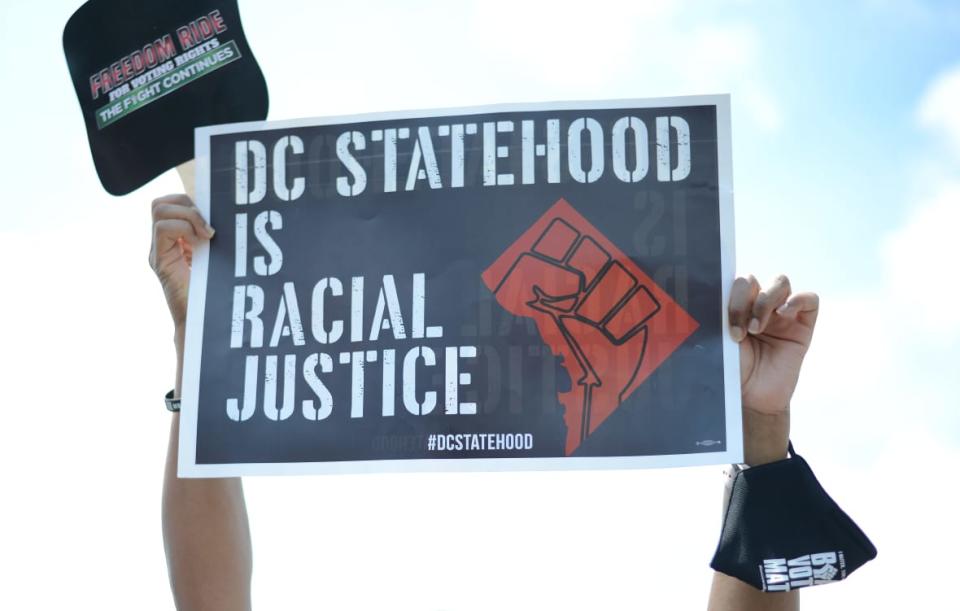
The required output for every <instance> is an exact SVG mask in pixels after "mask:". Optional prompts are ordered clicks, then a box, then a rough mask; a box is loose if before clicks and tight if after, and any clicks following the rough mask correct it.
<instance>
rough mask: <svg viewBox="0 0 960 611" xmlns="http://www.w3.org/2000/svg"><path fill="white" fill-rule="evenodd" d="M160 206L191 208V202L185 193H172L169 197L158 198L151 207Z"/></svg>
mask: <svg viewBox="0 0 960 611" xmlns="http://www.w3.org/2000/svg"><path fill="white" fill-rule="evenodd" d="M161 204H174V205H175V206H193V205H194V203H193V200H192V199H190V196H189V195H187V194H186V193H172V194H170V195H164V196H163V197H158V198H157V199H155V200H153V207H156V206H159V205H161Z"/></svg>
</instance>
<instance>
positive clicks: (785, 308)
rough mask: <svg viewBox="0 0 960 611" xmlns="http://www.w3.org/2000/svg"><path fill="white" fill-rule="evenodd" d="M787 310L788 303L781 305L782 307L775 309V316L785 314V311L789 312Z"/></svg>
mask: <svg viewBox="0 0 960 611" xmlns="http://www.w3.org/2000/svg"><path fill="white" fill-rule="evenodd" d="M789 309H790V304H789V303H785V304H783V305H782V306H780V307H779V308H777V314H786V312H787V310H789Z"/></svg>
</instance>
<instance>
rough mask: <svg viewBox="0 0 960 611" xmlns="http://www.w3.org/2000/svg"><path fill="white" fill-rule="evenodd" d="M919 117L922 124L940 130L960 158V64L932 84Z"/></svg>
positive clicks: (919, 109)
mask: <svg viewBox="0 0 960 611" xmlns="http://www.w3.org/2000/svg"><path fill="white" fill-rule="evenodd" d="M917 118H918V120H919V122H920V124H921V125H923V126H924V127H926V128H929V129H931V130H934V131H936V132H938V134H937V135H938V136H940V137H941V138H942V139H943V140H944V142H945V143H946V144H947V146H949V147H950V149H951V150H952V151H953V153H954V154H956V155H957V159H958V160H960V66H955V67H953V68H952V69H950V70H948V71H946V72H944V73H943V74H941V75H940V76H939V77H938V78H936V79H935V80H934V81H933V82H932V83H931V84H930V86H929V87H928V88H927V91H926V93H925V94H924V95H923V98H922V100H921V102H920V105H919V108H918V110H917Z"/></svg>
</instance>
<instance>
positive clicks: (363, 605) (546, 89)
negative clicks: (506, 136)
mask: <svg viewBox="0 0 960 611" xmlns="http://www.w3.org/2000/svg"><path fill="white" fill-rule="evenodd" d="M77 6H78V3H77V2H70V1H53V0H49V1H47V0H45V1H44V2H42V3H40V2H4V3H2V4H0V82H2V83H3V84H4V90H5V95H4V96H3V97H2V98H0V108H2V111H3V115H4V116H6V117H8V120H7V122H6V124H5V126H4V128H3V130H2V132H0V133H2V134H3V143H2V145H0V168H2V169H0V172H2V175H3V177H4V179H5V180H4V184H5V187H6V191H5V199H4V202H3V204H0V205H2V206H3V216H2V219H3V220H2V222H0V259H2V260H3V261H4V262H5V266H4V269H5V283H6V286H7V290H6V291H5V292H4V297H5V298H4V299H3V300H0V321H3V322H4V323H5V327H6V328H5V335H6V337H5V340H4V342H5V348H4V350H3V351H2V352H0V366H2V369H3V371H5V372H7V374H8V375H5V376H4V379H5V382H6V385H5V395H6V399H7V401H8V403H9V404H10V405H15V406H19V407H18V408H16V409H8V410H6V411H5V413H6V416H5V418H6V421H5V422H4V423H3V424H2V425H0V456H2V460H3V461H4V464H7V465H15V466H14V467H12V468H10V469H7V470H5V473H6V474H7V476H6V478H7V483H6V486H5V493H4V497H5V498H7V499H17V500H16V501H15V502H13V503H11V502H6V503H4V504H3V505H0V540H2V541H4V542H5V543H4V547H5V548H8V549H13V550H15V553H4V554H2V555H0V572H2V573H3V574H4V575H8V576H11V575H12V576H14V577H12V578H10V580H9V581H7V582H6V584H5V587H4V588H3V591H2V592H0V607H4V608H6V607H10V608H19V609H31V608H36V609H41V608H66V607H70V606H75V605H76V604H78V603H77V601H78V599H80V600H87V599H90V600H98V601H99V603H100V604H99V606H100V607H101V608H105V609H114V608H116V609H122V608H129V601H130V600H143V601H149V602H145V603H144V604H138V605H137V607H138V608H144V609H147V608H157V609H161V608H169V604H168V603H167V601H168V600H169V599H168V598H167V596H168V594H167V586H166V582H165V569H164V565H163V554H162V549H161V547H160V538H159V530H158V519H159V518H158V511H159V505H158V503H159V486H160V480H159V477H160V466H161V461H162V456H163V452H164V447H165V438H166V427H167V425H168V419H167V417H166V414H165V413H164V412H163V409H162V406H161V404H160V402H159V399H158V398H159V397H160V396H161V395H162V394H163V393H164V392H166V391H167V390H168V389H169V387H170V385H171V383H172V373H173V352H172V349H171V347H170V335H171V331H172V330H171V329H170V328H169V323H168V318H167V313H166V311H165V306H164V304H163V302H162V297H161V293H160V291H159V289H158V287H157V286H156V281H155V279H154V278H153V277H152V273H151V272H150V270H149V268H148V267H147V265H146V254H147V249H148V246H149V242H148V240H149V228H150V227H149V212H148V208H149V207H148V203H149V201H150V200H151V199H152V198H154V197H156V196H158V195H161V194H164V193H169V192H173V191H176V190H179V188H180V187H179V185H178V182H177V179H176V177H175V176H173V175H172V174H170V173H168V174H167V175H164V176H162V177H160V178H158V179H157V180H155V181H154V182H152V183H151V184H149V185H147V186H145V187H143V188H142V189H140V190H138V191H137V192H135V193H133V194H131V195H129V196H126V197H123V198H113V197H111V196H109V195H107V194H106V193H104V192H103V191H102V189H101V188H100V186H99V183H98V181H97V179H96V175H95V173H94V169H93V165H92V162H91V160H90V155H89V152H88V150H87V145H86V139H85V135H84V131H83V127H82V122H81V118H80V113H79V109H78V107H77V104H76V100H75V99H74V96H73V92H72V91H71V90H70V85H69V81H68V77H67V70H66V66H65V63H64V61H63V58H62V51H61V47H60V36H61V31H62V27H63V24H64V23H65V22H66V20H67V18H68V17H69V15H70V14H71V13H72V11H73V10H75V8H76V7H77ZM240 6H241V13H242V15H243V17H244V23H245V29H246V32H247V36H248V38H249V40H250V42H251V44H252V46H253V49H254V50H255V52H256V54H257V57H258V59H259V61H260V63H261V65H262V67H263V68H264V72H265V73H266V76H267V80H268V83H269V85H270V89H271V113H270V117H271V118H273V119H286V118H295V117H304V116H323V115H332V114H354V113H360V112H367V111H389V110H395V109H408V108H431V107H446V106H472V105H479V104H486V103H496V102H527V101H549V100H565V99H574V100H575V99H581V100H582V99H604V98H636V97H650V96H667V95H684V94H702V93H730V94H731V95H732V105H733V139H734V188H735V198H734V199H735V208H736V220H737V229H736V230H737V259H738V268H739V270H740V271H741V272H742V273H746V272H754V273H756V274H757V276H758V277H759V278H760V279H761V281H762V282H763V281H767V280H768V279H769V278H770V277H771V276H773V275H774V274H776V273H779V272H786V273H787V274H789V275H790V277H791V278H792V279H793V281H794V286H795V287H796V288H798V289H802V290H815V291H817V292H819V293H820V294H821V297H822V304H823V308H822V314H821V319H820V322H819V323H818V329H817V333H816V336H815V338H814V345H813V348H812V349H811V352H810V354H809V356H808V362H807V363H806V364H805V367H804V371H803V374H802V376H801V381H800V386H799V388H798V391H797V394H796V396H795V400H794V402H793V414H794V440H795V441H796V444H797V447H798V448H799V449H801V451H802V452H803V453H805V455H806V456H807V458H808V459H809V460H810V462H811V464H813V466H814V468H815V469H816V470H817V472H818V474H819V475H820V477H821V480H823V482H824V484H825V485H826V486H827V489H828V490H829V491H830V492H831V493H832V494H833V495H834V497H835V498H837V500H838V501H839V502H840V503H841V505H842V506H844V507H845V508H846V509H847V510H848V511H849V512H850V513H851V515H853V517H854V518H855V519H857V520H858V521H859V522H860V523H861V525H862V526H863V527H864V529H865V530H866V531H867V533H868V534H870V535H871V537H873V539H874V541H875V543H876V544H877V546H878V548H879V549H880V557H879V558H878V560H877V561H876V562H875V563H873V564H872V565H868V567H866V568H864V569H863V570H862V573H858V574H857V575H855V576H853V578H852V579H851V580H850V581H849V582H848V583H845V584H841V585H839V586H830V587H829V588H823V589H822V590H824V591H822V592H820V591H816V592H811V593H809V594H805V597H806V598H807V599H808V602H809V603H813V604H814V605H815V606H816V607H817V608H821V609H849V608H855V607H862V606H863V605H864V601H872V600H880V596H882V597H883V599H882V600H883V601H885V602H886V603H888V604H889V606H890V607H891V608H899V607H907V605H910V606H912V607H916V608H921V607H922V608H943V607H944V604H945V603H944V602H943V601H944V600H950V599H947V598H945V597H946V596H950V595H951V594H950V591H949V590H948V589H947V587H948V585H947V584H950V583H952V579H953V576H952V570H951V568H950V567H951V566H952V557H950V556H949V553H950V552H951V551H952V550H954V549H956V548H957V547H958V546H960V534H958V533H957V530H956V529H951V528H949V527H948V528H944V527H943V524H946V523H949V521H950V520H955V516H953V515H952V510H951V508H952V507H955V502H954V501H953V499H952V496H951V491H949V490H945V489H944V486H943V482H949V481H955V480H956V473H957V472H958V469H960V399H958V397H960V382H958V380H960V318H958V317H957V316H956V314H955V304H957V303H958V302H960V283H958V282H957V281H956V280H955V278H956V264H957V262H958V261H960V252H958V246H957V244H958V240H957V239H956V232H957V227H958V226H960V111H958V110H957V109H958V108H960V4H958V3H956V2H947V1H941V2H920V1H914V0H906V1H903V2H893V1H880V0H872V1H868V0H858V1H850V2H827V1H825V0H820V1H813V2H786V1H771V2H762V1H759V0H739V1H735V2H694V1H687V0H654V1H650V2H617V1H614V0H592V1H591V2H590V3H587V4H584V3H580V2H570V1H567V0H554V1H552V2H532V1H521V0H509V1H508V0H485V1H482V2H450V1H448V2H419V1H418V2H386V1H384V2H351V3H346V2H337V3H325V2H295V1H293V0H290V1H286V0H271V1H270V2H255V1H241V2H240ZM23 58H29V59H30V61H22V59H23ZM118 329H119V330H122V332H121V331H118ZM37 431H42V434H39V433H37ZM39 482H42V485H41V486H39V488H38V483H39ZM720 485H721V479H720V475H719V470H718V469H716V468H701V469H684V470H669V471H655V472H642V473H637V472H626V473H589V474H585V473H571V474H563V473H559V474H558V473H551V474H536V473H534V474H474V475H466V476H449V475H443V474H420V475H403V476H392V477H387V476H368V477H338V478H292V479H270V480H264V479H260V480H253V481H250V482H249V483H248V486H247V492H248V499H249V504H250V510H251V515H252V520H253V528H254V545H255V548H256V550H257V552H256V553H257V563H256V566H257V567H258V568H257V577H256V581H255V586H254V587H255V596H256V601H257V602H258V604H260V605H261V606H262V607H263V608H278V609H280V608H283V609H301V608H302V609H315V608H317V607H320V606H322V604H323V603H330V605H331V606H332V608H336V609H341V610H342V609H382V608H390V609H411V610H414V609H415V610H417V611H424V610H433V609H435V610H441V609H447V610H457V611H460V610H465V611H469V610H471V609H481V608H494V607H496V608H501V609H524V610H525V611H526V610H528V609H538V608H552V609H575V608H576V609H580V608H586V607H590V608H597V609H602V610H610V609H627V608H630V609H635V608H637V606H638V602H637V600H638V597H639V596H640V594H642V596H643V598H642V600H644V601H648V602H650V603H651V605H652V608H663V609H672V608H676V609H686V608H697V607H702V604H699V603H698V601H703V600H705V595H706V588H707V586H708V583H709V570H708V569H707V567H706V563H707V561H708V559H709V555H710V553H711V552H712V548H713V546H714V545H715V542H716V535H717V532H718V527H719V525H718V523H717V518H718V504H719V494H720ZM6 489H10V490H12V491H13V492H12V493H11V494H9V495H8V494H7V493H6ZM571 489H576V490H578V491H579V492H580V495H579V496H577V498H576V500H575V501H574V503H575V505H574V506H573V510H575V511H577V512H585V513H588V514H596V515H604V516H607V518H608V519H607V520H605V521H604V523H603V524H600V525H598V527H597V532H596V533H595V536H594V537H593V538H589V539H587V540H585V541H583V542H579V543H577V544H576V546H575V547H573V548H569V549H567V548H560V547H558V546H557V543H556V540H555V536H554V534H555V533H556V532H557V531H558V530H561V529H563V528H564V527H565V522H564V517H563V515H562V514H561V513H559V512H558V511H557V509H556V506H557V504H558V503H560V502H567V501H566V500H568V499H569V491H570V490H571ZM438 490H442V491H443V492H444V494H443V495H442V496H441V495H439V494H438V493H437V491H438ZM77 499H81V500H83V501H84V502H77ZM91 499H92V500H91ZM445 499H458V502H454V501H450V500H445ZM651 500H654V501H655V502H651ZM65 504H67V505H72V508H71V512H70V517H69V518H66V517H65V516H64V513H63V509H62V508H63V507H64V505H65ZM318 508H319V509H318ZM918 511H921V512H922V514H923V518H922V519H919V518H918V517H917V516H918ZM401 517H402V520H401ZM398 520H399V522H398ZM401 522H402V525H403V526H402V528H398V527H397V525H398V524H400V523H401ZM905 522H906V523H908V524H909V528H908V527H905V526H904V524H905ZM466 523H469V528H466V527H465V526H464V524H466ZM356 524H362V525H363V528H364V529H365V530H364V532H365V533H366V537H365V538H362V539H361V540H359V541H358V539H357V533H356V530H355V529H353V528H349V526H350V525H356ZM331 525H334V526H331ZM651 525H656V526H657V527H656V528H652V527H651ZM661 525H665V526H666V527H661ZM450 532H457V533H458V536H459V537H460V540H461V541H462V543H463V549H470V550H473V551H472V552H471V553H469V554H464V555H463V556H460V557H458V562H457V563H453V564H437V562H436V557H435V555H433V554H432V553H431V550H432V549H436V548H438V547H440V548H442V546H443V545H444V544H445V542H446V540H447V537H448V536H449V535H448V534H447V533H450ZM38 542H40V543H38ZM491 544H492V546H493V547H492V548H491ZM50 546H55V547H56V548H57V550H58V551H57V554H54V555H51V553H50V552H49V549H50ZM497 546H503V549H512V550H514V551H515V553H512V554H502V553H498V552H497V550H498V549H500V548H499V547H497ZM318 550H320V551H318ZM371 550H372V551H371ZM638 550H640V551H638ZM318 554H320V556H321V559H323V558H329V557H333V558H337V559H338V562H336V563H328V564H326V565H325V566H324V569H323V571H318V570H317V568H316V567H317V562H318V560H317V557H318ZM567 556H573V557H576V558H583V557H591V558H602V559H605V560H606V563H603V562H599V563H594V564H591V565H578V566H579V568H578V570H580V571H581V576H582V579H578V580H576V583H571V584H565V589H560V590H558V589H557V588H556V587H555V584H556V576H557V575H558V574H565V573H564V571H567V570H568V568H569V567H568V564H567V562H568V558H567ZM918 558H921V559H922V561H921V566H922V567H923V568H925V569H926V570H927V574H926V578H927V583H928V584H930V585H928V586H927V587H925V588H923V589H922V590H918V589H917V588H915V587H913V584H912V582H911V581H910V580H909V579H907V578H905V576H908V575H913V574H915V573H916V571H917V570H918V566H917V564H916V562H917V561H916V559H918ZM118 559H121V560H122V561H118ZM90 565H95V566H100V567H104V569H103V570H108V571H110V573H111V575H112V576H113V580H112V581H111V582H110V583H111V586H112V587H111V588H110V589H109V591H107V592H104V590H103V581H102V576H101V575H100V574H99V573H98V574H97V575H96V576H93V573H92V572H91V571H84V570H80V571H78V570H77V567H85V566H90ZM359 566H362V567H365V568H364V571H365V572H360V571H358V570H355V569H356V567H359ZM418 566H419V567H424V566H428V567H430V571H433V572H432V573H431V574H433V575H434V576H435V580H436V581H435V583H434V584H433V586H432V587H431V589H429V590H428V591H427V592H426V593H424V590H423V589H422V588H421V587H420V586H419V582H417V581H416V580H412V579H410V578H409V573H405V572H403V571H401V570H400V569H401V568H405V569H409V568H410V567H418ZM49 574H56V575H58V576H59V577H58V578H59V579H60V580H61V587H59V588H51V587H49V583H48V582H47V580H46V579H47V578H46V577H45V576H46V575H49ZM364 575H377V576H378V578H379V579H380V581H379V582H378V583H377V587H371V584H370V583H369V582H367V581H365V578H364ZM477 575H494V576H495V579H494V581H493V585H491V586H490V587H485V588H477V586H476V583H475V581H474V579H475V578H476V576H477ZM638 575H639V576H641V577H642V578H641V577H638ZM91 576H93V578H92V579H91V578H90V577H91ZM11 584H12V587H11ZM317 584H320V585H322V588H319V586H318V585H317ZM938 584H944V585H942V586H941V585H938ZM318 588H319V589H318ZM464 593H469V596H464ZM881 593H882V594H881ZM94 597H96V598H94ZM7 601H10V602H9V603H8V602H7ZM151 605H154V606H151Z"/></svg>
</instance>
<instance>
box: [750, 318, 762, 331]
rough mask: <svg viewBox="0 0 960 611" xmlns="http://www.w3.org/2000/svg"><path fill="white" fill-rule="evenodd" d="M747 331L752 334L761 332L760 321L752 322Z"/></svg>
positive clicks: (753, 320)
mask: <svg viewBox="0 0 960 611" xmlns="http://www.w3.org/2000/svg"><path fill="white" fill-rule="evenodd" d="M747 331H749V332H750V333H757V332H759V331H760V320H759V319H757V318H754V319H752V320H751V321H750V326H748V327H747Z"/></svg>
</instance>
